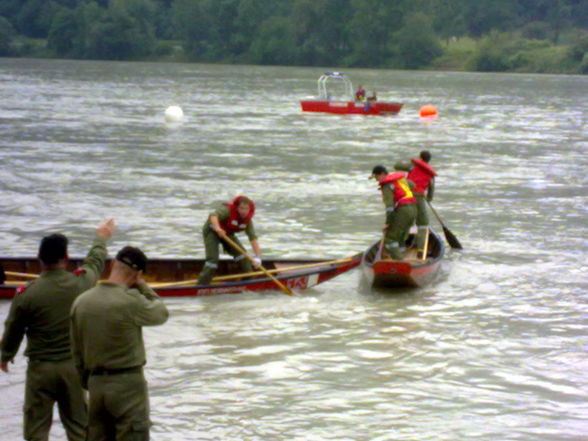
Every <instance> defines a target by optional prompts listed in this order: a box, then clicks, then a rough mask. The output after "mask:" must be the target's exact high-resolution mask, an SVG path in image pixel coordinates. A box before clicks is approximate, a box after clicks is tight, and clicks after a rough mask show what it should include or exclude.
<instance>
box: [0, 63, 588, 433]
mask: <svg viewBox="0 0 588 441" xmlns="http://www.w3.org/2000/svg"><path fill="white" fill-rule="evenodd" d="M320 73H321V72H320V71H317V70H316V69H306V68H304V69H303V68H299V69H296V68H272V67H253V66H213V65H178V64H149V63H135V64H133V63H103V62H77V61H44V60H42V61H39V60H8V59H0V93H1V95H2V97H3V101H2V106H0V188H1V191H2V196H3V197H2V198H0V214H1V215H2V220H3V222H2V223H1V224H0V230H1V234H0V246H1V247H2V250H3V254H6V255H34V254H35V252H36V247H37V244H38V241H39V239H40V237H41V235H43V234H44V233H45V232H47V231H64V232H67V233H68V234H69V235H70V237H71V239H72V243H71V247H72V250H70V251H71V254H72V255H81V254H84V253H85V252H86V249H87V247H88V246H89V243H90V236H91V231H92V228H93V227H94V226H95V225H97V223H98V222H99V221H100V220H102V219H103V218H105V217H107V216H111V215H113V216H115V217H116V218H117V219H118V221H119V225H120V227H121V228H120V229H119V232H118V234H117V236H116V238H115V240H114V241H113V244H112V246H111V250H112V251H114V250H115V249H116V248H117V247H120V246H122V245H125V244H127V243H133V244H136V245H140V246H142V247H144V248H145V250H146V251H147V254H148V255H151V256H182V257H186V256H202V255H203V245H202V242H201V238H200V228H201V224H202V223H203V221H204V219H205V217H206V215H207V213H208V210H209V209H210V206H211V203H212V202H213V201H217V200H221V199H229V198H231V197H232V196H233V195H235V194H238V193H246V194H248V195H249V196H251V197H252V198H253V199H254V200H255V201H256V204H257V206H258V210H257V216H256V228H257V230H258V232H259V233H260V236H261V237H260V240H261V245H262V247H263V249H264V252H265V254H266V255H272V256H280V257H287V256H304V257H333V258H339V257H345V256H349V255H351V254H353V253H355V252H357V251H360V250H363V249H365V248H366V247H367V246H369V244H371V243H372V242H373V241H374V240H375V239H377V237H378V236H379V234H380V232H379V231H380V228H381V226H382V222H383V212H382V207H381V201H380V196H379V194H378V191H377V189H376V188H375V186H374V182H373V181H369V180H368V179H367V177H368V175H369V172H370V170H371V168H372V167H373V166H374V165H375V164H377V163H384V164H386V165H391V164H393V163H394V162H395V161H396V160H397V159H399V158H406V157H411V156H414V155H416V154H417V153H418V151H419V150H421V149H423V148H427V149H429V150H431V152H432V153H433V165H434V166H435V167H436V168H437V169H438V170H439V172H440V176H439V179H438V182H437V192H436V193H437V194H436V198H435V200H434V205H435V207H436V208H437V209H438V211H439V213H440V214H441V216H442V217H443V220H444V222H445V223H446V224H447V225H448V226H449V227H450V229H451V231H452V232H453V233H455V234H456V236H457V237H458V238H459V240H460V242H461V243H462V244H463V245H464V247H465V249H464V250H463V251H462V252H449V255H448V257H447V259H446V261H445V262H444V265H443V271H442V274H441V275H440V277H439V279H438V280H437V281H436V283H435V284H433V285H431V286H429V287H427V288H424V289H418V290H407V291H402V292H400V293H396V294H389V293H388V294H383V293H379V292H372V291H370V290H368V289H365V288H362V287H361V286H360V277H359V272H352V273H350V274H346V275H343V276H341V277H339V278H337V279H334V280H333V281H331V282H329V283H328V284H325V285H321V286H319V287H317V288H315V289H313V290H309V291H308V292H305V293H304V294H303V295H300V296H298V297H294V298H290V297H287V296H284V295H282V294H281V293H279V292H276V293H265V294H253V293H249V294H242V295H225V296H219V297H215V298H203V299H169V300H167V302H168V305H169V307H170V309H171V311H172V317H171V319H170V321H169V322H168V323H167V324H166V325H164V326H162V327H158V328H150V329H146V332H145V336H146V341H147V344H148V356H149V362H148V369H147V375H148V379H149V382H150V386H151V400H152V402H151V404H152V419H153V421H154V423H155V425H154V427H153V439H155V440H162V441H163V440H170V441H171V440H174V441H176V440H179V439H185V440H218V439H232V440H264V441H268V440H276V441H277V440H283V439H292V440H300V441H302V440H305V441H306V440H337V441H340V440H358V439H367V438H369V439H372V440H389V439H403V440H415V441H421V440H424V439H435V440H447V441H454V440H455V439H456V438H458V437H459V438H464V439H465V438H467V439H473V438H477V439H484V440H497V439H509V440H524V441H535V440H537V441H539V440H545V439H549V440H580V439H583V437H585V434H586V433H587V432H588V424H587V423H586V421H588V408H587V406H586V404H585V403H586V397H587V393H588V382H587V381H586V378H585V374H584V372H585V371H586V369H587V368H588V366H587V363H586V357H585V352H586V337H587V334H588V332H587V327H586V324H585V317H586V315H587V313H588V311H587V307H586V305H585V303H586V302H584V301H583V299H584V297H585V293H586V288H588V278H587V277H586V270H587V267H586V263H585V260H586V254H587V248H588V247H587V241H586V222H585V219H586V215H587V213H586V211H587V209H586V207H587V206H588V204H587V196H588V192H587V187H588V185H587V184H588V182H587V181H588V178H587V174H586V170H587V165H588V160H586V155H585V152H586V149H587V147H588V129H587V127H588V125H587V124H586V115H587V114H588V109H587V108H586V102H588V100H587V99H586V98H587V97H586V90H588V87H587V86H588V84H587V82H588V79H586V78H584V77H574V76H544V75H494V74H466V73H439V72H435V73H432V72H398V71H383V70H350V71H349V72H348V73H349V74H350V75H351V77H352V79H355V80H356V83H357V82H358V81H360V82H361V83H362V84H364V85H366V87H368V88H370V89H371V88H374V89H376V90H378V93H379V95H380V96H381V98H382V99H390V100H397V101H401V102H404V103H405V107H404V108H403V110H402V112H401V113H400V114H399V115H398V116H396V117H361V116H350V117H345V116H333V115H319V114H317V115H313V114H302V113H301V112H300V110H299V107H298V104H297V102H298V100H299V99H300V98H302V97H305V96H308V95H309V94H312V93H314V91H315V86H316V83H315V81H316V79H317V78H318V76H319V75H320ZM427 103H432V104H434V105H435V106H436V107H437V109H439V113H440V115H439V118H438V119H437V120H435V121H434V122H433V123H423V122H421V121H419V119H418V109H419V108H420V107H421V106H422V105H423V104H427ZM173 104H175V105H179V106H181V107H182V108H183V110H184V113H185V114H186V118H185V120H184V122H183V123H182V124H176V125H170V126H166V125H165V123H164V118H163V112H164V110H165V109H166V108H167V107H168V106H169V105H173ZM8 307H9V303H7V302H4V303H0V315H1V316H2V317H5V316H6V313H7V311H8ZM25 366H26V363H25V360H24V359H23V357H22V356H20V357H19V358H18V360H17V363H16V364H15V365H14V367H13V369H12V372H11V374H10V375H1V376H0V392H1V395H2V397H3V399H2V401H0V403H1V404H0V410H1V412H0V424H1V425H2V427H4V428H6V429H5V433H6V436H7V437H8V438H7V439H18V438H19V436H20V434H21V407H22V400H23V388H24V385H23V381H24V370H25ZM4 397H6V399H5V398H4ZM55 418H57V417H55ZM53 434H54V437H55V439H64V435H63V429H62V428H61V426H60V424H56V425H54V428H53ZM3 436H4V435H3Z"/></svg>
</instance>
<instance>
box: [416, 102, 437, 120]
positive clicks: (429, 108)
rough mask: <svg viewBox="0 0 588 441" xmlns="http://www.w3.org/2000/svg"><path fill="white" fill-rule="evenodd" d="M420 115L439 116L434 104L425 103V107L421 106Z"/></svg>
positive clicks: (423, 116)
mask: <svg viewBox="0 0 588 441" xmlns="http://www.w3.org/2000/svg"><path fill="white" fill-rule="evenodd" d="M419 115H420V116H421V118H426V117H430V116H437V108H436V107H435V106H433V105H432V104H425V105H424V106H423V107H421V110H420V111H419Z"/></svg>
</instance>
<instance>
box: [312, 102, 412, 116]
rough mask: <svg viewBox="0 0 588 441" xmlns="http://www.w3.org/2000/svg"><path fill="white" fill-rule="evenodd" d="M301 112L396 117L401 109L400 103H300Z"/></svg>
mask: <svg viewBox="0 0 588 441" xmlns="http://www.w3.org/2000/svg"><path fill="white" fill-rule="evenodd" d="M300 106H301V107H302V111H303V112H322V113H335V114H342V115H396V114H397V113H398V112H400V109H402V104H401V103H387V102H379V101H376V102H375V103H372V104H370V106H369V107H368V106H366V105H365V104H364V103H356V102H354V101H319V100H306V101H300Z"/></svg>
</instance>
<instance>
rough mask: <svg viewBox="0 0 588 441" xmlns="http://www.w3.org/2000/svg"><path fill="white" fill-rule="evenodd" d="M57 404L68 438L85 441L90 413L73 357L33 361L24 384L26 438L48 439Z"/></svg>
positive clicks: (69, 440)
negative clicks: (54, 407) (54, 408)
mask: <svg viewBox="0 0 588 441" xmlns="http://www.w3.org/2000/svg"><path fill="white" fill-rule="evenodd" d="M55 403H57V407H58V409H59V417H60V419H61V422H62V424H63V427H64V428H65V433H66V434H67V439H68V441H84V440H85V439H86V424H87V421H88V414H87V411H86V400H85V397H84V391H83V389H82V384H81V381H80V378H79V376H78V372H77V370H76V368H75V366H74V363H73V360H71V359H67V360H59V361H41V360H30V361H29V364H28V367H27V377H26V385H25V402H24V438H25V440H27V441H47V440H48V439H49V431H50V429H51V422H52V419H53V406H54V405H55Z"/></svg>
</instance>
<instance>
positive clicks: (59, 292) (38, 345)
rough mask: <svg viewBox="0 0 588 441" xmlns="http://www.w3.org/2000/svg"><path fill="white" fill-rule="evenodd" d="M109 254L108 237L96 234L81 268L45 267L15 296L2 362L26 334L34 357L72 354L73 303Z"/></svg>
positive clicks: (97, 274) (28, 351)
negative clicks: (71, 326) (71, 312)
mask: <svg viewBox="0 0 588 441" xmlns="http://www.w3.org/2000/svg"><path fill="white" fill-rule="evenodd" d="M107 255H108V254H107V250H106V241H105V240H104V239H101V238H99V237H96V238H95V239H94V243H93V244H92V248H91V249H90V251H89V253H88V255H87V257H86V259H85V260H84V263H83V265H82V267H81V269H80V270H78V271H76V272H75V273H71V272H68V271H65V270H61V269H58V270H50V271H43V272H42V273H41V275H40V277H39V278H38V279H36V280H34V281H32V282H30V283H29V284H28V285H27V287H26V289H25V290H24V291H22V292H20V293H18V294H17V295H16V296H15V297H14V299H13V300H12V305H11V307H10V312H9V314H8V317H7V319H6V322H5V329H4V336H3V338H2V346H1V347H2V362H9V361H11V360H12V359H13V358H14V357H15V355H16V353H17V352H18V348H19V347H20V344H21V342H22V340H23V337H24V335H25V334H26V336H27V348H26V351H25V356H27V357H29V359H30V360H44V361H58V360H66V359H69V358H71V349H70V337H69V312H70V309H71V305H72V303H73V302H74V300H75V299H76V297H78V295H80V294H81V293H82V292H84V291H86V290H87V289H89V288H91V287H92V286H94V285H95V284H96V281H97V280H98V278H99V277H100V275H101V274H102V271H103V270H104V261H105V259H106V257H107Z"/></svg>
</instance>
